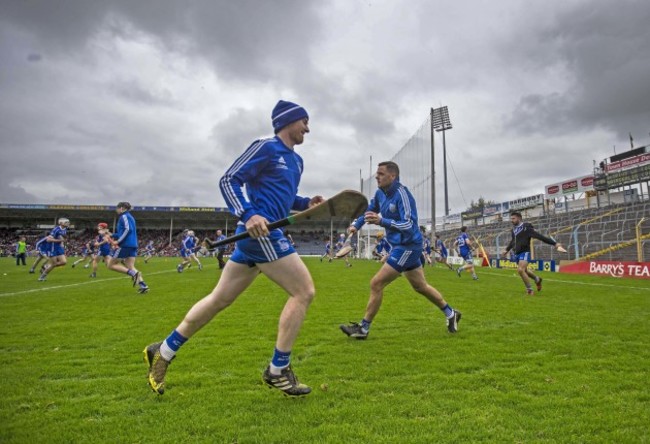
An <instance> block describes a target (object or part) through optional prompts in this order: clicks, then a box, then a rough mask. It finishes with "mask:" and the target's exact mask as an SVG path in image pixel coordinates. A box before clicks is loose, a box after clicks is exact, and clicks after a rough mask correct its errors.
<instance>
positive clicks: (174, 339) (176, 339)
mask: <svg viewBox="0 0 650 444" xmlns="http://www.w3.org/2000/svg"><path fill="white" fill-rule="evenodd" d="M186 342H187V338H186V337H185V336H183V335H182V334H180V333H179V332H177V331H176V330H174V331H173V332H171V334H170V335H169V336H167V339H165V344H167V347H169V348H171V349H172V350H173V351H175V352H177V351H178V349H179V348H181V345H183V344H185V343H186Z"/></svg>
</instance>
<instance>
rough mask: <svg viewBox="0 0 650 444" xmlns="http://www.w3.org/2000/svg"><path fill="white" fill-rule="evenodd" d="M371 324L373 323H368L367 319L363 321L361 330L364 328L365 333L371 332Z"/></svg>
mask: <svg viewBox="0 0 650 444" xmlns="http://www.w3.org/2000/svg"><path fill="white" fill-rule="evenodd" d="M370 324H372V321H366V320H365V319H362V320H361V328H363V329H364V330H365V331H368V330H370Z"/></svg>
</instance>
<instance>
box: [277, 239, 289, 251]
mask: <svg viewBox="0 0 650 444" xmlns="http://www.w3.org/2000/svg"><path fill="white" fill-rule="evenodd" d="M278 247H280V251H287V250H288V249H289V248H290V247H291V244H290V243H289V241H288V240H287V239H285V238H282V239H280V240H279V241H278Z"/></svg>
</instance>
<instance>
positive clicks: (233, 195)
mask: <svg viewBox="0 0 650 444" xmlns="http://www.w3.org/2000/svg"><path fill="white" fill-rule="evenodd" d="M270 160H271V149H270V148H269V147H268V146H266V141H258V142H256V143H253V144H252V145H251V146H249V147H248V148H247V149H246V151H244V153H243V154H242V155H241V156H239V158H238V159H237V160H235V162H234V163H233V164H232V166H231V167H230V168H229V169H228V170H227V171H226V174H224V176H223V177H222V178H221V180H220V181H219V188H220V189H221V194H222V195H223V197H224V199H225V201H226V204H227V205H228V209H229V210H230V212H231V213H232V214H233V215H235V216H236V217H238V218H239V219H240V220H241V221H242V222H244V223H246V222H247V221H248V219H250V218H251V217H252V216H253V215H254V214H255V213H254V211H253V207H252V205H251V204H250V202H249V201H248V200H247V199H246V197H244V193H243V191H242V187H243V186H244V184H246V182H248V181H249V180H250V179H252V178H254V177H255V176H256V175H257V174H258V173H259V172H260V171H261V170H262V169H263V168H264V167H265V166H266V165H267V164H268V163H269V161H270ZM294 204H295V202H294Z"/></svg>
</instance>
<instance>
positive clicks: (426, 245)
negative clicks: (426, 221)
mask: <svg viewBox="0 0 650 444" xmlns="http://www.w3.org/2000/svg"><path fill="white" fill-rule="evenodd" d="M420 231H421V232H422V258H423V259H424V261H423V262H422V266H424V265H425V263H426V264H429V265H433V263H432V262H431V239H429V237H428V236H427V229H426V228H425V227H423V226H422V227H420Z"/></svg>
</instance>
